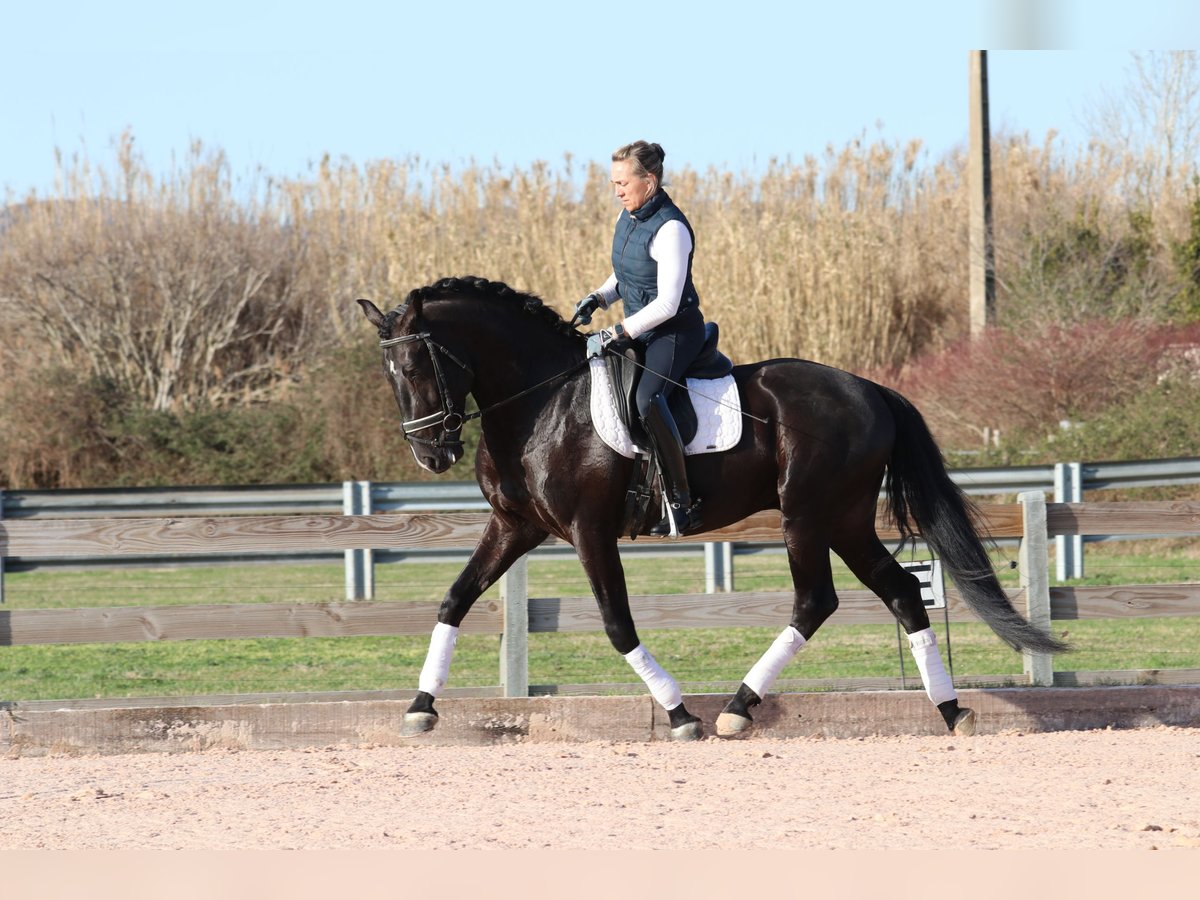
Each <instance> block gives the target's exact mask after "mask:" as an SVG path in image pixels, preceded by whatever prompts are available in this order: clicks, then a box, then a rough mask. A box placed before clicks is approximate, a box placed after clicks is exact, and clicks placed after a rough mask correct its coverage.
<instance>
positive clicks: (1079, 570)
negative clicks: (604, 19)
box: [1054, 462, 1083, 581]
mask: <svg viewBox="0 0 1200 900" xmlns="http://www.w3.org/2000/svg"><path fill="white" fill-rule="evenodd" d="M1054 502H1055V503H1082V502H1083V466H1082V465H1081V464H1080V463H1077V462H1073V463H1055V464H1054ZM1054 549H1055V559H1056V563H1055V573H1054V574H1055V575H1056V576H1058V580H1059V581H1066V580H1067V579H1068V578H1082V577H1083V535H1081V534H1059V535H1055V538H1054Z"/></svg>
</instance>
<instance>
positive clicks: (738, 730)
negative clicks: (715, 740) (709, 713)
mask: <svg viewBox="0 0 1200 900" xmlns="http://www.w3.org/2000/svg"><path fill="white" fill-rule="evenodd" d="M753 727H754V720H753V719H750V718H747V717H746V716H739V715H738V714H737V713H727V712H723V713H721V714H720V715H719V716H717V737H723V738H728V737H744V736H745V735H746V734H747V733H748V732H749V731H750V729H751V728H753Z"/></svg>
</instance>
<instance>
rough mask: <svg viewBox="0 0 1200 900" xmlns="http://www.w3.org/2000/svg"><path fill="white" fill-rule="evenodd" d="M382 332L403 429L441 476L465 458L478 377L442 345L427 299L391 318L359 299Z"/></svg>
mask: <svg viewBox="0 0 1200 900" xmlns="http://www.w3.org/2000/svg"><path fill="white" fill-rule="evenodd" d="M358 304H359V306H361V307H362V310H363V313H364V314H365V315H366V317H367V320H368V321H370V323H371V324H372V325H374V326H375V327H376V328H377V329H378V330H379V344H380V346H381V347H382V348H383V374H384V377H385V378H386V379H387V381H388V384H390V385H391V388H392V393H393V394H394V395H395V397H396V405H397V406H398V407H399V408H400V420H401V426H400V427H401V430H402V431H403V432H404V437H405V439H407V440H408V442H409V446H410V447H411V448H412V453H413V457H414V458H415V459H416V461H417V463H418V465H420V466H421V467H422V468H424V469H427V470H429V471H430V472H433V473H434V474H441V473H442V472H445V471H446V470H447V469H449V468H450V467H451V466H452V465H454V464H455V463H456V462H458V460H459V459H461V458H462V455H463V444H462V439H461V434H462V427H463V412H464V406H465V401H466V396H467V393H468V392H469V391H470V389H471V382H472V380H473V375H474V373H473V372H472V371H471V367H470V366H468V365H467V364H466V363H465V362H463V361H462V360H461V359H460V358H459V357H458V356H456V355H455V354H454V353H453V352H451V351H450V350H448V349H447V348H446V347H445V346H444V345H443V344H441V343H439V342H438V341H437V340H436V339H435V337H434V336H433V335H432V334H431V333H430V331H429V323H428V322H427V321H426V320H425V319H424V318H423V317H422V315H421V298H420V297H419V296H415V297H410V298H409V302H408V303H405V304H404V305H402V306H398V307H397V308H396V309H394V310H392V311H391V312H389V313H386V314H385V313H383V312H381V311H380V310H379V308H378V307H377V306H376V305H375V304H374V303H372V302H371V301H370V300H359V301H358Z"/></svg>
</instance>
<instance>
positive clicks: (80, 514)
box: [0, 457, 1200, 519]
mask: <svg viewBox="0 0 1200 900" xmlns="http://www.w3.org/2000/svg"><path fill="white" fill-rule="evenodd" d="M1067 465H1078V466H1079V467H1080V473H1081V489H1082V490H1083V491H1085V492H1086V491H1096V490H1102V489H1108V488H1142V487H1161V486H1167V485H1179V484H1200V457H1184V458H1179V459H1157V460H1143V461H1137V462H1098V463H1073V464H1072V463H1058V464H1052V465H1044V466H1013V467H1009V468H970V469H951V470H950V477H951V478H953V479H954V481H955V483H957V484H958V485H959V486H960V487H962V489H963V490H964V491H965V492H966V493H968V494H972V495H976V496H988V495H997V494H1018V493H1021V492H1022V491H1046V492H1047V493H1050V492H1053V491H1054V489H1055V470H1056V468H1058V467H1060V466H1067ZM346 483H347V484H369V485H370V508H371V510H372V511H373V512H416V511H429V512H436V511H444V510H479V509H487V508H488V507H487V501H485V500H484V499H483V494H482V493H481V492H480V490H479V486H478V485H477V484H475V482H473V481H457V482H346ZM344 492H345V486H344V484H337V483H334V484H308V485H259V486H246V487H171V488H160V487H140V488H96V489H65V490H48V491H3V492H0V499H2V504H0V518H4V519H20V518H25V517H29V516H38V517H41V518H46V517H53V518H70V519H77V518H91V517H105V518H112V517H117V516H171V515H189V516H229V515H238V514H245V515H272V514H286V513H295V514H297V515H302V514H305V513H312V514H317V513H321V514H329V513H336V512H338V511H340V510H342V509H343V507H344V504H345V497H344ZM1060 502H1068V501H1060ZM1076 502H1077V501H1076Z"/></svg>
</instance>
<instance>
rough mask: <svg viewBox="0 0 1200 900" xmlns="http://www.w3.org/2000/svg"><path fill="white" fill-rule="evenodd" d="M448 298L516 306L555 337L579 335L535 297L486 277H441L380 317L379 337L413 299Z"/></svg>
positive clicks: (389, 328) (389, 327)
mask: <svg viewBox="0 0 1200 900" xmlns="http://www.w3.org/2000/svg"><path fill="white" fill-rule="evenodd" d="M450 297H470V298H472V299H476V300H480V301H485V302H488V301H496V302H501V303H508V304H512V305H514V306H520V308H521V309H522V310H523V311H524V312H525V313H526V314H528V315H531V316H533V317H535V318H537V319H539V320H541V321H542V322H543V323H544V324H545V325H546V326H548V327H549V328H550V330H551V331H552V332H554V333H555V334H558V335H561V336H562V337H569V338H576V339H578V338H579V336H580V335H579V332H578V331H576V330H575V329H574V328H573V327H572V326H571V324H570V323H569V322H567V321H566V320H565V319H563V317H562V316H560V315H559V314H558V313H557V312H555V311H554V310H553V309H551V308H550V307H549V306H546V304H545V303H543V302H542V299H541V298H540V297H538V296H537V295H535V294H527V293H523V292H521V291H518V290H515V289H514V288H511V287H509V286H508V285H507V284H505V283H504V282H503V281H488V280H487V279H486V278H480V277H479V276H478V275H463V276H461V277H459V278H442V279H440V280H438V281H435V282H434V283H433V284H427V285H425V286H424V287H419V288H414V289H413V290H411V291H409V293H408V297H406V298H405V300H404V303H403V304H401V305H400V306H398V307H397V308H396V309H393V310H392V311H391V312H389V313H388V314H387V315H386V316H384V320H383V324H382V325H381V326H380V328H379V334H380V335H381V336H387V335H388V334H390V333H391V328H392V326H393V324H395V321H396V319H398V318H399V317H400V316H402V315H404V310H405V309H407V307H408V305H409V304H410V303H412V302H413V301H414V300H420V301H421V302H422V303H429V302H431V301H437V300H444V299H447V298H450Z"/></svg>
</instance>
